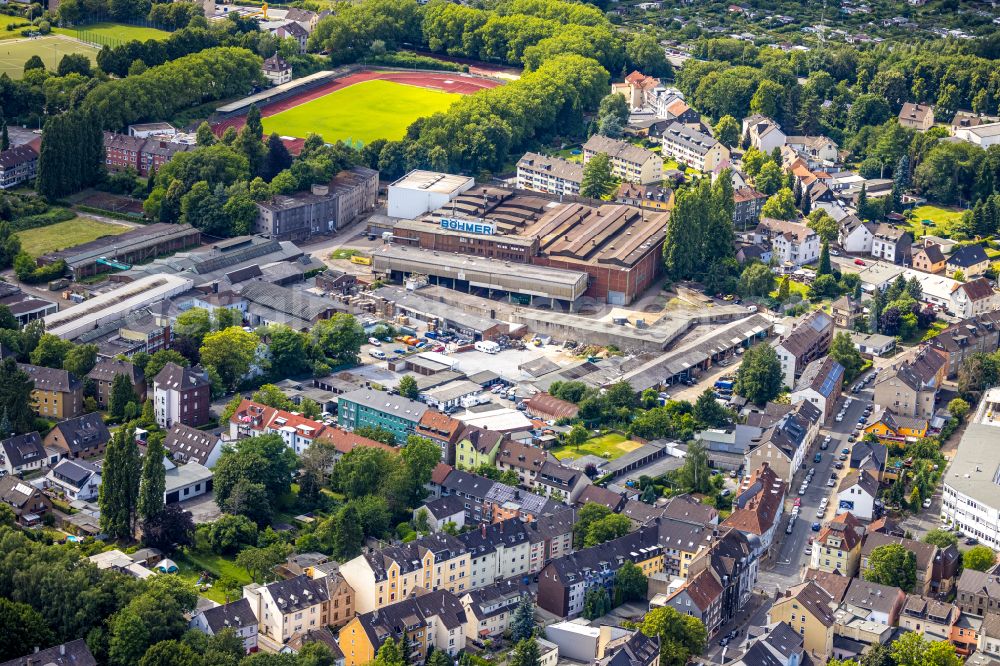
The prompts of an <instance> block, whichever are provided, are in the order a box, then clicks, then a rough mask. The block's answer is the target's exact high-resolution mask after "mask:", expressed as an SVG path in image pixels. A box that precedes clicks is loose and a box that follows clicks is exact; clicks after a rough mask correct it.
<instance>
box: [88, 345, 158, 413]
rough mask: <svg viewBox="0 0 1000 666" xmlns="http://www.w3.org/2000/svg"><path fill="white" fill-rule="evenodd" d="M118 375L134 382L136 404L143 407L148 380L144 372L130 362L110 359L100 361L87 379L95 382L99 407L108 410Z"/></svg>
mask: <svg viewBox="0 0 1000 666" xmlns="http://www.w3.org/2000/svg"><path fill="white" fill-rule="evenodd" d="M118 375H125V377H127V378H128V380H129V381H130V382H132V388H133V390H134V391H135V400H136V404H138V405H141V404H143V403H144V402H146V378H145V376H144V375H143V373H142V370H140V369H139V368H137V367H135V366H134V365H132V364H131V363H129V362H128V361H122V360H120V359H117V358H108V359H101V360H100V361H98V362H97V364H96V365H95V366H94V367H93V369H92V370H91V371H90V372H88V373H87V377H88V378H89V379H92V380H93V381H94V388H95V389H96V393H95V399H96V400H97V406H98V407H100V408H101V409H107V407H108V401H109V400H110V398H111V385H112V384H113V383H114V381H115V377H117V376H118Z"/></svg>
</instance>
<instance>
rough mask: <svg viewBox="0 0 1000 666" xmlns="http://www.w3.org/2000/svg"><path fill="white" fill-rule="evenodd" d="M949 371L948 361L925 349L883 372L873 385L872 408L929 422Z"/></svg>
mask: <svg viewBox="0 0 1000 666" xmlns="http://www.w3.org/2000/svg"><path fill="white" fill-rule="evenodd" d="M947 372H948V365H947V360H946V358H945V356H944V355H943V354H941V353H940V352H938V351H937V350H936V349H934V348H933V347H929V346H925V347H922V348H920V349H918V350H916V351H915V353H908V354H906V355H905V357H904V358H902V359H901V360H899V361H897V362H895V363H894V364H893V365H892V366H890V367H889V368H887V369H885V370H883V372H882V373H881V375H880V376H879V378H878V380H876V382H875V390H874V394H875V405H876V406H877V407H883V408H885V409H888V410H890V411H892V412H893V413H894V414H898V415H900V416H915V417H920V418H922V419H930V418H932V417H933V416H934V412H935V411H937V393H938V390H940V388H941V384H942V383H943V382H944V379H945V375H946V374H947Z"/></svg>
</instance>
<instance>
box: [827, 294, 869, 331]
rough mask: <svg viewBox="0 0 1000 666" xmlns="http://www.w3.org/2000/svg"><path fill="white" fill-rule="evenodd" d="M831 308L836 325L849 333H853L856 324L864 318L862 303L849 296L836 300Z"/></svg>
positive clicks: (845, 295)
mask: <svg viewBox="0 0 1000 666" xmlns="http://www.w3.org/2000/svg"><path fill="white" fill-rule="evenodd" d="M830 308H831V310H830V314H832V315H833V323H834V325H835V326H836V327H837V328H844V329H847V330H848V331H853V330H854V324H855V323H856V322H857V321H858V320H859V319H860V318H861V317H862V316H863V313H862V307H861V303H860V302H859V301H858V300H857V299H855V298H854V297H852V296H850V295H849V294H844V295H843V296H841V297H840V298H838V299H836V300H835V301H834V302H833V303H831V304H830Z"/></svg>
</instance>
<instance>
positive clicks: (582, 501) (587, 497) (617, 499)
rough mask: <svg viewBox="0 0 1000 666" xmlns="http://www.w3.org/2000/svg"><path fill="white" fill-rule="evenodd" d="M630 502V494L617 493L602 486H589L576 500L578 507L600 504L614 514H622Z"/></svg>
mask: <svg viewBox="0 0 1000 666" xmlns="http://www.w3.org/2000/svg"><path fill="white" fill-rule="evenodd" d="M627 502H628V493H626V492H621V493H616V492H615V491H613V490H610V489H608V488H604V487H602V486H595V485H594V484H592V483H591V484H588V485H587V486H586V487H585V488H584V489H583V491H582V492H581V493H580V495H579V496H578V497H577V498H576V505H577V506H579V507H583V506H585V505H587V504H600V505H601V506H603V507H607V508H608V509H611V511H612V512H613V513H621V511H622V509H624V508H625V505H626V503H627Z"/></svg>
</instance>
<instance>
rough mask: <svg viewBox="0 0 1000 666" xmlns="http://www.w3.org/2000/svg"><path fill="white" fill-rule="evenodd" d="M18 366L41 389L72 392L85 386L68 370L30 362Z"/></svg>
mask: <svg viewBox="0 0 1000 666" xmlns="http://www.w3.org/2000/svg"><path fill="white" fill-rule="evenodd" d="M17 367H18V369H19V370H23V371H24V372H26V373H28V376H29V377H31V379H32V380H33V381H34V382H35V388H36V389H38V390H39V391H57V392H59V393H70V392H72V391H75V390H77V389H79V388H82V386H83V384H82V383H81V382H80V380H79V379H77V378H76V377H74V376H73V375H71V374H70V373H69V372H67V371H66V370H62V369H55V368H44V367H42V366H40V365H30V364H28V363H18V364H17Z"/></svg>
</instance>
